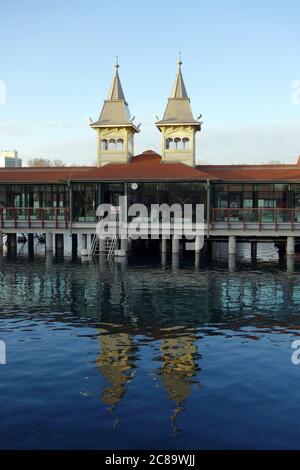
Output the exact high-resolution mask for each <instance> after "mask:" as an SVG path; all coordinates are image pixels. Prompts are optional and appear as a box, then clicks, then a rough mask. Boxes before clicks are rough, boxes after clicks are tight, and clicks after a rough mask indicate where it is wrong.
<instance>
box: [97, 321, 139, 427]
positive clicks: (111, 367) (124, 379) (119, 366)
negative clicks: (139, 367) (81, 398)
mask: <svg viewBox="0 0 300 470" xmlns="http://www.w3.org/2000/svg"><path fill="white" fill-rule="evenodd" d="M122 328H124V327H123V326H122V325H105V327H104V328H101V329H100V330H99V332H100V335H101V336H100V341H101V352H100V355H99V357H98V358H97V366H98V367H99V369H100V372H101V374H102V376H103V377H104V378H105V379H106V380H107V381H108V382H109V385H108V386H106V387H104V389H103V391H102V393H101V401H102V402H103V403H105V404H106V405H108V411H109V412H110V413H112V414H114V413H113V412H114V409H115V407H116V406H117V405H118V403H120V402H121V400H122V399H123V397H124V395H125V393H126V391H127V385H128V383H129V382H130V380H131V379H132V377H133V375H134V368H135V365H134V353H135V350H136V347H135V345H134V341H133V337H132V335H131V334H129V333H127V332H124V331H122ZM118 424H119V418H118V417H116V421H115V423H114V426H117V425H118Z"/></svg>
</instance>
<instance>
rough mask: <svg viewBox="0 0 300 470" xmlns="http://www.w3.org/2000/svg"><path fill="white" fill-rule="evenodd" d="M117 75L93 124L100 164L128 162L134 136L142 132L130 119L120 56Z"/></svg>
mask: <svg viewBox="0 0 300 470" xmlns="http://www.w3.org/2000/svg"><path fill="white" fill-rule="evenodd" d="M114 67H115V74H114V77H113V80H112V84H111V87H110V90H109V93H108V97H107V99H106V100H105V101H104V104H103V107H102V111H101V113H100V116H99V119H98V121H96V122H93V123H92V124H91V127H92V128H93V129H95V130H96V131H97V133H98V138H99V141H98V163H99V165H105V164H107V163H110V162H114V161H118V162H127V161H129V159H130V158H131V157H132V156H133V136H134V134H135V133H136V132H140V130H139V128H138V127H137V126H135V125H134V124H133V119H131V118H130V112H129V108H128V103H127V101H126V99H125V96H124V92H123V88H122V85H121V81H120V77H119V71H118V69H119V63H118V56H117V57H116V62H115V65H114Z"/></svg>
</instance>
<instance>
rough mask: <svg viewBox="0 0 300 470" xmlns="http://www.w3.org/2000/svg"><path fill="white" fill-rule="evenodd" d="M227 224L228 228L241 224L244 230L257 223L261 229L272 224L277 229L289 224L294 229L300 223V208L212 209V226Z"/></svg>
mask: <svg viewBox="0 0 300 470" xmlns="http://www.w3.org/2000/svg"><path fill="white" fill-rule="evenodd" d="M219 223H221V224H222V225H223V224H226V225H227V227H228V228H230V227H232V228H234V227H237V226H239V227H240V226H241V225H242V228H243V229H244V230H246V228H250V225H252V226H253V225H257V226H258V229H259V230H262V228H263V227H264V226H265V224H267V225H268V224H270V225H273V226H274V229H275V230H276V231H277V230H278V229H279V228H281V224H283V225H282V227H283V228H286V224H288V226H289V228H290V229H291V230H293V229H294V225H295V224H297V223H299V224H300V208H297V209H281V208H276V209H274V208H264V207H260V208H255V209H249V208H243V209H241V208H237V209H235V208H234V209H232V208H226V209H216V208H213V209H212V228H215V227H216V224H219Z"/></svg>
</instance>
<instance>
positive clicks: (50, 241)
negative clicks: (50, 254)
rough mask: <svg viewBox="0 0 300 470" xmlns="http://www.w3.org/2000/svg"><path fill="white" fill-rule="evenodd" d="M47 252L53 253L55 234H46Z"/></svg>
mask: <svg viewBox="0 0 300 470" xmlns="http://www.w3.org/2000/svg"><path fill="white" fill-rule="evenodd" d="M46 251H53V234H52V232H46Z"/></svg>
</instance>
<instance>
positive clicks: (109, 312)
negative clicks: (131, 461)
mask: <svg viewBox="0 0 300 470" xmlns="http://www.w3.org/2000/svg"><path fill="white" fill-rule="evenodd" d="M264 250H265V251H264ZM258 255H259V259H258V261H257V264H256V265H254V264H253V263H251V261H250V260H249V250H248V251H247V249H245V250H243V253H241V255H240V256H239V257H238V259H237V261H236V265H235V266H234V265H231V267H230V270H229V269H228V263H227V259H226V258H222V257H221V256H218V257H217V259H215V260H214V261H213V262H212V263H209V264H206V263H205V262H200V264H199V266H198V267H195V265H194V261H193V257H192V256H185V257H184V261H183V260H182V258H180V259H179V261H178V262H176V261H175V262H174V260H173V265H172V259H171V255H169V256H168V258H167V260H166V261H165V263H166V264H165V265H164V266H162V264H161V261H160V258H159V256H156V255H149V256H148V257H147V256H146V257H144V258H141V257H140V256H139V257H135V258H132V257H129V259H128V262H127V263H125V262H123V263H112V264H111V265H110V264H108V263H106V262H101V263H100V264H99V263H98V262H96V263H94V262H91V261H86V262H82V261H81V260H80V259H78V260H77V261H72V260H71V259H69V258H68V257H67V258H66V259H64V260H61V259H55V257H54V258H53V259H52V257H51V256H50V257H49V256H48V257H47V260H46V261H45V258H44V257H42V256H41V254H39V252H37V255H36V257H35V259H34V261H32V260H31V261H29V260H28V258H27V255H26V253H23V255H22V253H20V255H19V256H18V257H17V259H16V260H13V259H9V258H8V257H6V256H3V257H1V258H0V262H1V266H0V339H1V340H2V341H5V343H6V354H7V357H6V361H7V363H6V365H0V400H1V406H0V425H1V427H0V447H1V448H2V449H75V448H77V449H163V448H165V449H176V448H177V449H261V448H267V449H276V448H280V449H283V448H298V449H299V448H300V427H299V425H298V423H299V422H298V419H299V418H300V393H299V388H298V387H299V386H300V365H299V366H296V365H293V364H292V362H291V355H292V352H293V350H292V348H291V344H292V341H294V340H295V339H299V333H300V261H299V260H298V259H297V255H296V259H295V263H294V266H291V265H290V266H289V269H288V270H287V268H286V263H279V262H278V260H277V258H278V256H277V254H276V252H275V251H274V250H273V251H272V250H270V249H269V248H265V249H264V247H262V248H260V251H259V253H258Z"/></svg>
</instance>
